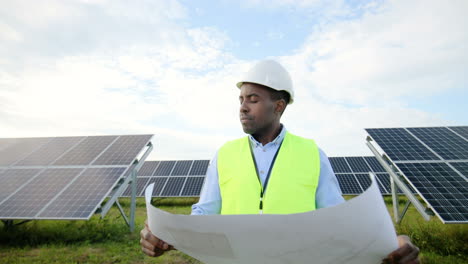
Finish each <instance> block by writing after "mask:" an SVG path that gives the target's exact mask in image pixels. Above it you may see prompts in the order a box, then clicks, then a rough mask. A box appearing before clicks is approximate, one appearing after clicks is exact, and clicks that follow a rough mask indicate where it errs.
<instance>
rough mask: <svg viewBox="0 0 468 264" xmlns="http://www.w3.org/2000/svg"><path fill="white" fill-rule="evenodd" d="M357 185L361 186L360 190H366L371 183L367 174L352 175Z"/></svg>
mask: <svg viewBox="0 0 468 264" xmlns="http://www.w3.org/2000/svg"><path fill="white" fill-rule="evenodd" d="M354 176H355V177H356V179H357V180H358V182H359V184H360V185H361V188H362V190H364V191H365V190H367V188H369V186H370V185H371V183H372V180H371V178H370V177H369V173H356V174H354Z"/></svg>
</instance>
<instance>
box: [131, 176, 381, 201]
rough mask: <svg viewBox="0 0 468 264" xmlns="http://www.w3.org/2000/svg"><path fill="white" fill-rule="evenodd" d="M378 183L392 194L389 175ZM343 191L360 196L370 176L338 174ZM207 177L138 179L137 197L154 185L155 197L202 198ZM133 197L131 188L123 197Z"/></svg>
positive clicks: (368, 182) (140, 177)
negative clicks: (201, 194)
mask: <svg viewBox="0 0 468 264" xmlns="http://www.w3.org/2000/svg"><path fill="white" fill-rule="evenodd" d="M376 176H377V183H378V185H379V189H380V191H381V193H382V194H383V195H389V194H390V178H389V175H388V174H387V173H378V174H376ZM336 177H337V179H338V183H339V185H340V188H341V191H342V193H343V194H344V195H358V194H361V193H362V192H364V191H365V190H366V189H367V188H368V187H369V186H370V184H371V180H370V178H369V174H366V173H356V174H353V173H338V174H336ZM204 180H205V177H204V176H195V177H184V176H173V177H143V176H139V177H138V178H137V191H136V195H137V197H143V196H144V192H145V189H146V187H147V186H148V185H150V184H152V183H154V185H155V187H154V189H153V197H184V196H186V197H198V196H200V193H201V189H202V187H203V183H204ZM130 196H131V187H130V186H129V187H128V188H127V189H126V190H125V192H124V193H123V194H122V197H130Z"/></svg>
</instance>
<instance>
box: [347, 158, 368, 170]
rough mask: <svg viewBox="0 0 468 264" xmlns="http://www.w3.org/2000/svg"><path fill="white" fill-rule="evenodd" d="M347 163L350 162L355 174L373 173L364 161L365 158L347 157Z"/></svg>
mask: <svg viewBox="0 0 468 264" xmlns="http://www.w3.org/2000/svg"><path fill="white" fill-rule="evenodd" d="M346 161H347V162H348V164H349V166H350V167H351V170H352V171H353V172H369V171H371V169H370V168H369V166H368V165H367V163H366V162H365V161H364V158H363V157H346Z"/></svg>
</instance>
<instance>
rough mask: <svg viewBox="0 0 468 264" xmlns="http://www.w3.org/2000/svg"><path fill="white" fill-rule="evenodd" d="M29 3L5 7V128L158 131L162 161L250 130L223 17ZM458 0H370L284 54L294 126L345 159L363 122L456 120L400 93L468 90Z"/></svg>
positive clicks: (207, 152) (37, 132) (165, 8)
mask: <svg viewBox="0 0 468 264" xmlns="http://www.w3.org/2000/svg"><path fill="white" fill-rule="evenodd" d="M13 3H14V2H13ZM13 3H10V5H13ZM18 3H19V4H18V5H14V6H8V8H10V7H11V13H10V15H9V16H3V14H5V13H6V11H7V9H6V8H4V7H1V10H0V14H2V22H0V39H2V40H4V41H2V44H0V105H1V107H0V120H2V122H1V123H0V128H1V129H0V133H1V134H0V137H6V136H57V135H62V136H63V135H88V134H129V133H154V134H156V136H155V145H156V146H155V150H154V153H153V154H152V156H151V158H158V159H173V158H175V159H184V158H194V159H197V158H211V157H212V155H213V154H214V152H215V151H216V148H217V147H219V146H220V145H221V144H222V143H223V142H224V141H226V140H228V139H231V138H234V137H238V136H241V135H242V134H243V133H242V130H241V128H240V125H239V122H238V101H237V95H238V89H237V88H236V87H235V86H234V84H235V83H236V81H237V78H238V77H239V76H240V75H241V74H242V72H244V71H246V70H247V69H248V68H249V67H250V66H251V65H252V62H250V61H243V60H240V59H237V58H236V56H235V55H233V54H231V53H230V49H229V47H230V45H232V40H231V39H230V37H229V35H227V33H226V32H224V31H223V30H220V29H218V28H216V25H215V26H205V27H197V28H193V27H190V26H189V25H188V24H189V23H187V22H186V21H183V22H180V20H184V19H186V17H187V10H186V9H185V7H183V6H182V5H181V4H180V3H178V2H177V1H147V2H146V1H145V2H138V4H135V3H133V2H115V1H105V0H103V1H99V2H96V1H71V2H62V1H60V2H59V1H52V2H48V3H50V5H49V7H50V8H51V9H50V10H49V9H47V10H43V8H46V7H44V6H48V5H47V4H44V5H43V7H41V8H39V9H38V12H36V13H34V12H33V13H32V14H31V16H32V17H26V16H25V15H24V14H23V13H22V12H24V10H29V9H30V7H27V6H25V2H18ZM335 3H336V4H334V5H335V6H336V5H341V3H342V2H341V1H337V2H335ZM452 3H453V6H452V5H447V4H443V3H442V4H440V6H439V4H438V3H431V4H426V2H411V5H413V6H408V5H409V4H410V3H407V2H388V3H386V4H384V5H382V6H378V7H375V6H372V3H370V4H368V5H366V6H365V7H362V9H363V10H368V9H369V10H372V12H368V13H365V14H364V15H363V16H362V17H359V18H355V19H353V20H349V19H348V20H345V21H332V22H330V23H324V24H321V26H320V27H317V28H316V29H314V30H313V32H312V33H311V35H310V36H309V37H308V39H307V41H306V42H305V43H304V44H303V45H302V47H301V48H300V49H298V50H296V51H285V52H284V54H286V55H284V56H282V57H276V58H277V59H278V60H280V61H281V62H282V63H283V64H284V65H285V66H286V67H287V68H288V69H289V70H290V72H291V75H292V77H293V80H294V83H295V87H296V94H297V98H296V100H295V103H294V104H293V105H291V106H290V107H288V109H287V111H286V113H285V116H284V118H283V120H284V123H285V124H286V126H287V127H288V128H289V129H290V130H291V131H292V132H293V133H297V134H300V135H303V136H307V137H311V138H315V139H316V140H317V142H318V144H319V145H320V146H321V147H322V148H324V149H325V150H326V151H327V153H329V155H334V156H336V155H356V154H368V151H367V149H366V147H365V146H364V140H365V132H364V131H363V128H365V127H381V126H414V125H433V124H436V125H437V124H445V123H446V121H445V120H443V119H442V118H441V117H439V116H433V115H431V114H429V113H426V112H424V111H421V110H418V109H413V108H411V107H409V106H408V104H407V103H406V102H405V101H404V100H403V99H402V96H413V95H415V94H420V93H429V92H434V91H443V90H448V89H450V88H451V87H452V86H453V85H454V84H464V85H465V86H466V83H467V82H466V81H467V80H466V77H464V74H462V73H464V70H465V69H466V68H467V66H468V65H467V61H468V60H467V56H468V55H467V54H468V52H466V47H467V46H468V45H467V44H468V39H467V34H466V33H465V30H464V29H465V28H466V19H464V14H463V10H466V8H465V9H464V7H463V6H455V4H456V3H459V4H460V5H463V4H464V2H452ZM287 4H288V5H296V6H298V7H301V6H304V5H307V6H314V5H318V6H320V5H321V4H323V2H315V1H314V2H312V3H311V5H309V2H305V1H300V2H298V3H297V2H294V3H293V2H287ZM278 5H280V3H279V2H278ZM54 10H55V11H54ZM57 10H59V11H60V12H58V13H57ZM330 10H331V11H330V13H329V14H331V13H332V11H333V9H330ZM409 10H411V11H409ZM412 10H418V12H416V13H415V12H413V11H412ZM348 11H349V9H346V8H345V9H344V10H342V11H339V12H341V13H342V12H344V13H346V12H348ZM337 12H338V11H337ZM349 12H354V11H352V10H351V11H349ZM434 14H437V16H434ZM311 30H312V29H311ZM275 36H276V37H278V36H280V35H275ZM272 37H274V36H273V35H272ZM18 43H21V45H18ZM274 55H275V54H272V57H273V58H274V57H275V56H274Z"/></svg>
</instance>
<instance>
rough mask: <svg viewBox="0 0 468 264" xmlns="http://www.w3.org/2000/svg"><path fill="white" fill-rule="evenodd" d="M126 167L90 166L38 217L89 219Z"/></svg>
mask: <svg viewBox="0 0 468 264" xmlns="http://www.w3.org/2000/svg"><path fill="white" fill-rule="evenodd" d="M125 169H126V168H125V167H114V168H88V169H86V170H85V171H84V172H83V173H82V174H81V175H80V176H79V177H78V179H76V180H75V181H74V182H73V183H72V184H71V185H70V186H68V187H67V188H66V189H65V190H64V191H63V192H62V193H61V194H60V195H59V196H58V197H57V198H56V199H55V200H54V201H53V202H52V203H51V204H50V205H49V206H47V207H46V208H45V210H44V211H43V212H42V213H41V214H40V215H39V216H38V218H49V219H51V218H60V219H66V218H71V219H89V218H90V217H91V216H92V215H93V214H94V211H95V210H96V208H97V207H98V206H99V205H100V204H101V202H102V201H103V200H104V198H105V197H106V195H107V194H108V193H109V192H110V190H111V189H112V187H113V186H114V185H115V184H116V182H117V180H118V179H119V178H120V177H121V176H122V174H123V173H124V172H125Z"/></svg>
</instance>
